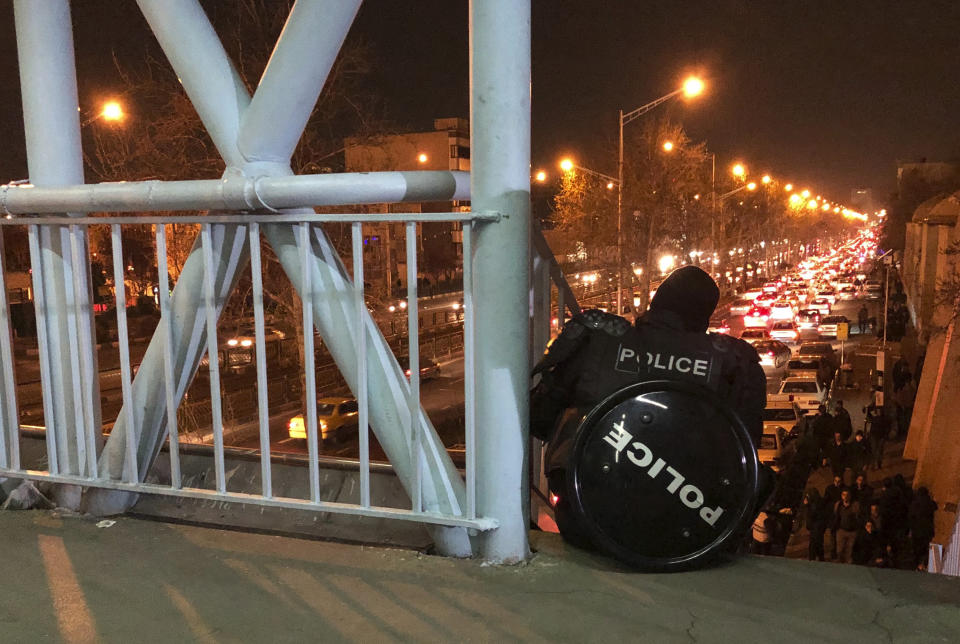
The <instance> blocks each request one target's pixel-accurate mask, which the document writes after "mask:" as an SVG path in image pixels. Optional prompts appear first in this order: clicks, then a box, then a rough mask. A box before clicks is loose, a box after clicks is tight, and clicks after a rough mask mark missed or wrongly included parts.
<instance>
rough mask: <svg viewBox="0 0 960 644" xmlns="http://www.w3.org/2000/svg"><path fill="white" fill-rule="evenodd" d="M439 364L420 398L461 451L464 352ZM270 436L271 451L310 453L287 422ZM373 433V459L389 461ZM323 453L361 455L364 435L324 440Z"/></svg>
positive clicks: (444, 435)
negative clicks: (290, 431) (293, 433)
mask: <svg viewBox="0 0 960 644" xmlns="http://www.w3.org/2000/svg"><path fill="white" fill-rule="evenodd" d="M438 364H439V366H440V374H439V375H438V376H437V377H435V378H430V379H429V380H425V381H421V383H420V402H421V405H422V406H423V408H424V410H425V411H426V412H427V415H428V416H429V417H430V419H431V421H433V422H434V425H435V428H436V429H437V430H438V433H439V434H440V438H441V440H442V441H443V443H444V445H445V446H446V447H448V448H450V447H453V448H454V452H461V451H462V450H459V449H457V448H459V447H460V446H462V444H463V424H462V414H463V401H464V389H463V379H464V375H463V356H454V357H453V358H451V359H449V360H445V361H441V362H438ZM270 436H271V444H270V449H271V451H274V452H278V453H281V452H282V453H288V454H306V453H307V446H306V441H304V440H300V439H292V438H290V437H289V436H288V435H287V426H286V423H283V424H282V426H280V427H279V428H272V431H271V435H270ZM369 436H370V460H372V461H380V462H387V461H388V459H387V458H386V455H385V454H384V452H383V448H382V447H381V446H380V444H379V442H378V441H377V440H376V436H375V435H374V433H373V432H372V431H371V432H370V434H369ZM242 446H244V447H253V448H256V447H258V446H259V441H258V440H257V439H250V440H248V441H246V442H245V444H244V445H242ZM320 453H321V454H323V455H324V456H337V457H341V458H359V455H360V437H359V435H356V436H351V437H349V438H347V439H346V440H343V441H340V442H337V443H332V442H331V443H327V444H324V445H322V446H321V447H320ZM455 461H456V459H455Z"/></svg>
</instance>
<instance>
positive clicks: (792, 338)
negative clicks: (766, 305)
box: [769, 320, 800, 342]
mask: <svg viewBox="0 0 960 644" xmlns="http://www.w3.org/2000/svg"><path fill="white" fill-rule="evenodd" d="M769 333H770V337H771V338H772V339H774V340H780V341H781V342H797V341H798V340H799V339H800V333H799V332H798V331H797V325H796V324H795V323H794V322H793V320H778V321H777V322H774V323H773V326H771V327H770V331H769Z"/></svg>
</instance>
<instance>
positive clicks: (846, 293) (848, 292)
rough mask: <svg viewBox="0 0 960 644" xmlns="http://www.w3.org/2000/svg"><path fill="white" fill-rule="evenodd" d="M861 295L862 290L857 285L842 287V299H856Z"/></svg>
mask: <svg viewBox="0 0 960 644" xmlns="http://www.w3.org/2000/svg"><path fill="white" fill-rule="evenodd" d="M858 295H860V291H859V290H858V289H857V287H856V286H852V285H851V286H844V287H843V288H841V289H840V296H839V297H840V299H841V300H855V299H857V296H858Z"/></svg>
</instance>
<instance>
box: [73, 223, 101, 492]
mask: <svg viewBox="0 0 960 644" xmlns="http://www.w3.org/2000/svg"><path fill="white" fill-rule="evenodd" d="M69 236H70V256H71V257H72V258H73V261H74V266H71V267H70V275H71V277H72V278H73V279H72V281H73V292H74V302H75V303H76V306H75V307H74V315H73V317H74V319H75V321H76V326H75V327H73V329H74V334H75V335H76V336H77V340H78V342H77V346H78V347H79V349H80V350H79V352H78V356H79V357H78V359H77V363H78V364H77V367H78V369H77V375H76V376H75V377H76V380H75V386H74V400H76V397H77V396H79V398H80V405H79V411H80V418H81V419H82V422H81V423H79V425H78V427H77V441H78V445H77V465H78V467H79V468H80V470H81V471H83V469H84V468H86V472H87V476H90V477H91V478H96V477H97V475H98V472H97V439H96V436H95V435H94V432H95V431H96V429H95V428H94V413H93V404H94V401H93V400H91V396H90V395H89V394H90V391H89V390H88V387H89V385H90V378H97V377H99V376H98V375H97V374H96V373H95V369H94V367H93V356H94V347H93V342H92V337H91V335H92V329H91V328H90V324H89V316H87V315H85V313H86V312H87V311H89V310H90V309H91V308H92V306H91V302H90V298H89V295H90V286H89V285H88V284H87V283H86V280H84V279H83V276H85V275H86V272H85V271H80V270H77V269H78V268H79V267H80V266H81V264H80V263H79V259H78V258H80V257H85V256H86V243H85V241H84V234H83V233H82V232H81V230H80V228H79V227H78V226H70V228H69ZM87 265H89V264H87ZM70 362H71V363H73V362H74V359H73V358H71V360H70Z"/></svg>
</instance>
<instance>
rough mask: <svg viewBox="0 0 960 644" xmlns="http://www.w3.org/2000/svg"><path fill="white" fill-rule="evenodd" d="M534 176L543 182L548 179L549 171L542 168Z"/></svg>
mask: <svg viewBox="0 0 960 644" xmlns="http://www.w3.org/2000/svg"><path fill="white" fill-rule="evenodd" d="M534 178H535V179H536V180H537V181H539V182H540V183H543V182H544V181H546V180H547V173H546V172H544V171H543V170H540V171H539V172H537V174H536V175H535V177H534Z"/></svg>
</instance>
